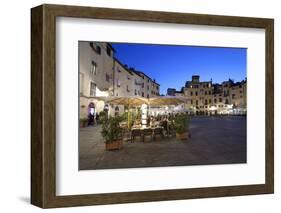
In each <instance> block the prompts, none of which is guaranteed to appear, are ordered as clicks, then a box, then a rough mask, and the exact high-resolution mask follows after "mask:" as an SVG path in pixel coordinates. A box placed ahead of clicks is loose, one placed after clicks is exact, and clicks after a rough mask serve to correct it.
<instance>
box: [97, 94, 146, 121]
mask: <svg viewBox="0 0 281 213" xmlns="http://www.w3.org/2000/svg"><path fill="white" fill-rule="evenodd" d="M96 99H97V100H102V101H104V102H106V103H109V104H115V105H124V106H127V107H128V109H129V108H130V107H134V106H140V105H142V104H148V99H147V98H143V97H139V96H108V97H96ZM127 123H128V125H129V115H128V122H127Z"/></svg>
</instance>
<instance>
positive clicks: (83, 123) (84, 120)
mask: <svg viewBox="0 0 281 213" xmlns="http://www.w3.org/2000/svg"><path fill="white" fill-rule="evenodd" d="M87 123H88V118H80V120H79V127H86V126H87Z"/></svg>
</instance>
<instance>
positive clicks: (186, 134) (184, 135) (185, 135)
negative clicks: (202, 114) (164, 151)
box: [176, 132, 190, 141]
mask: <svg viewBox="0 0 281 213" xmlns="http://www.w3.org/2000/svg"><path fill="white" fill-rule="evenodd" d="M176 138H177V139H178V140H182V141H183V140H187V139H188V138H190V134H189V132H184V133H181V134H180V133H176Z"/></svg>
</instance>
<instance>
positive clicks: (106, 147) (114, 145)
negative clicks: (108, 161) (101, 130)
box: [105, 140, 123, 150]
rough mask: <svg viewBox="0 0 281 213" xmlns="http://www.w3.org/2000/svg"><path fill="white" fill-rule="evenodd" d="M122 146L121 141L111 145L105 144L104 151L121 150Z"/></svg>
mask: <svg viewBox="0 0 281 213" xmlns="http://www.w3.org/2000/svg"><path fill="white" fill-rule="evenodd" d="M122 146H123V142H122V140H118V141H113V142H112V143H106V144H105V149H106V150H118V149H121V148H122Z"/></svg>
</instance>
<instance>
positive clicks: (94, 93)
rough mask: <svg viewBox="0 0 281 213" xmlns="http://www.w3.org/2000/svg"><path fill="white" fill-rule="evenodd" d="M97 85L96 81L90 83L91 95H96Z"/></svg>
mask: <svg viewBox="0 0 281 213" xmlns="http://www.w3.org/2000/svg"><path fill="white" fill-rule="evenodd" d="M96 87H97V85H96V84H95V83H94V82H91V84H90V96H96Z"/></svg>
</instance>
